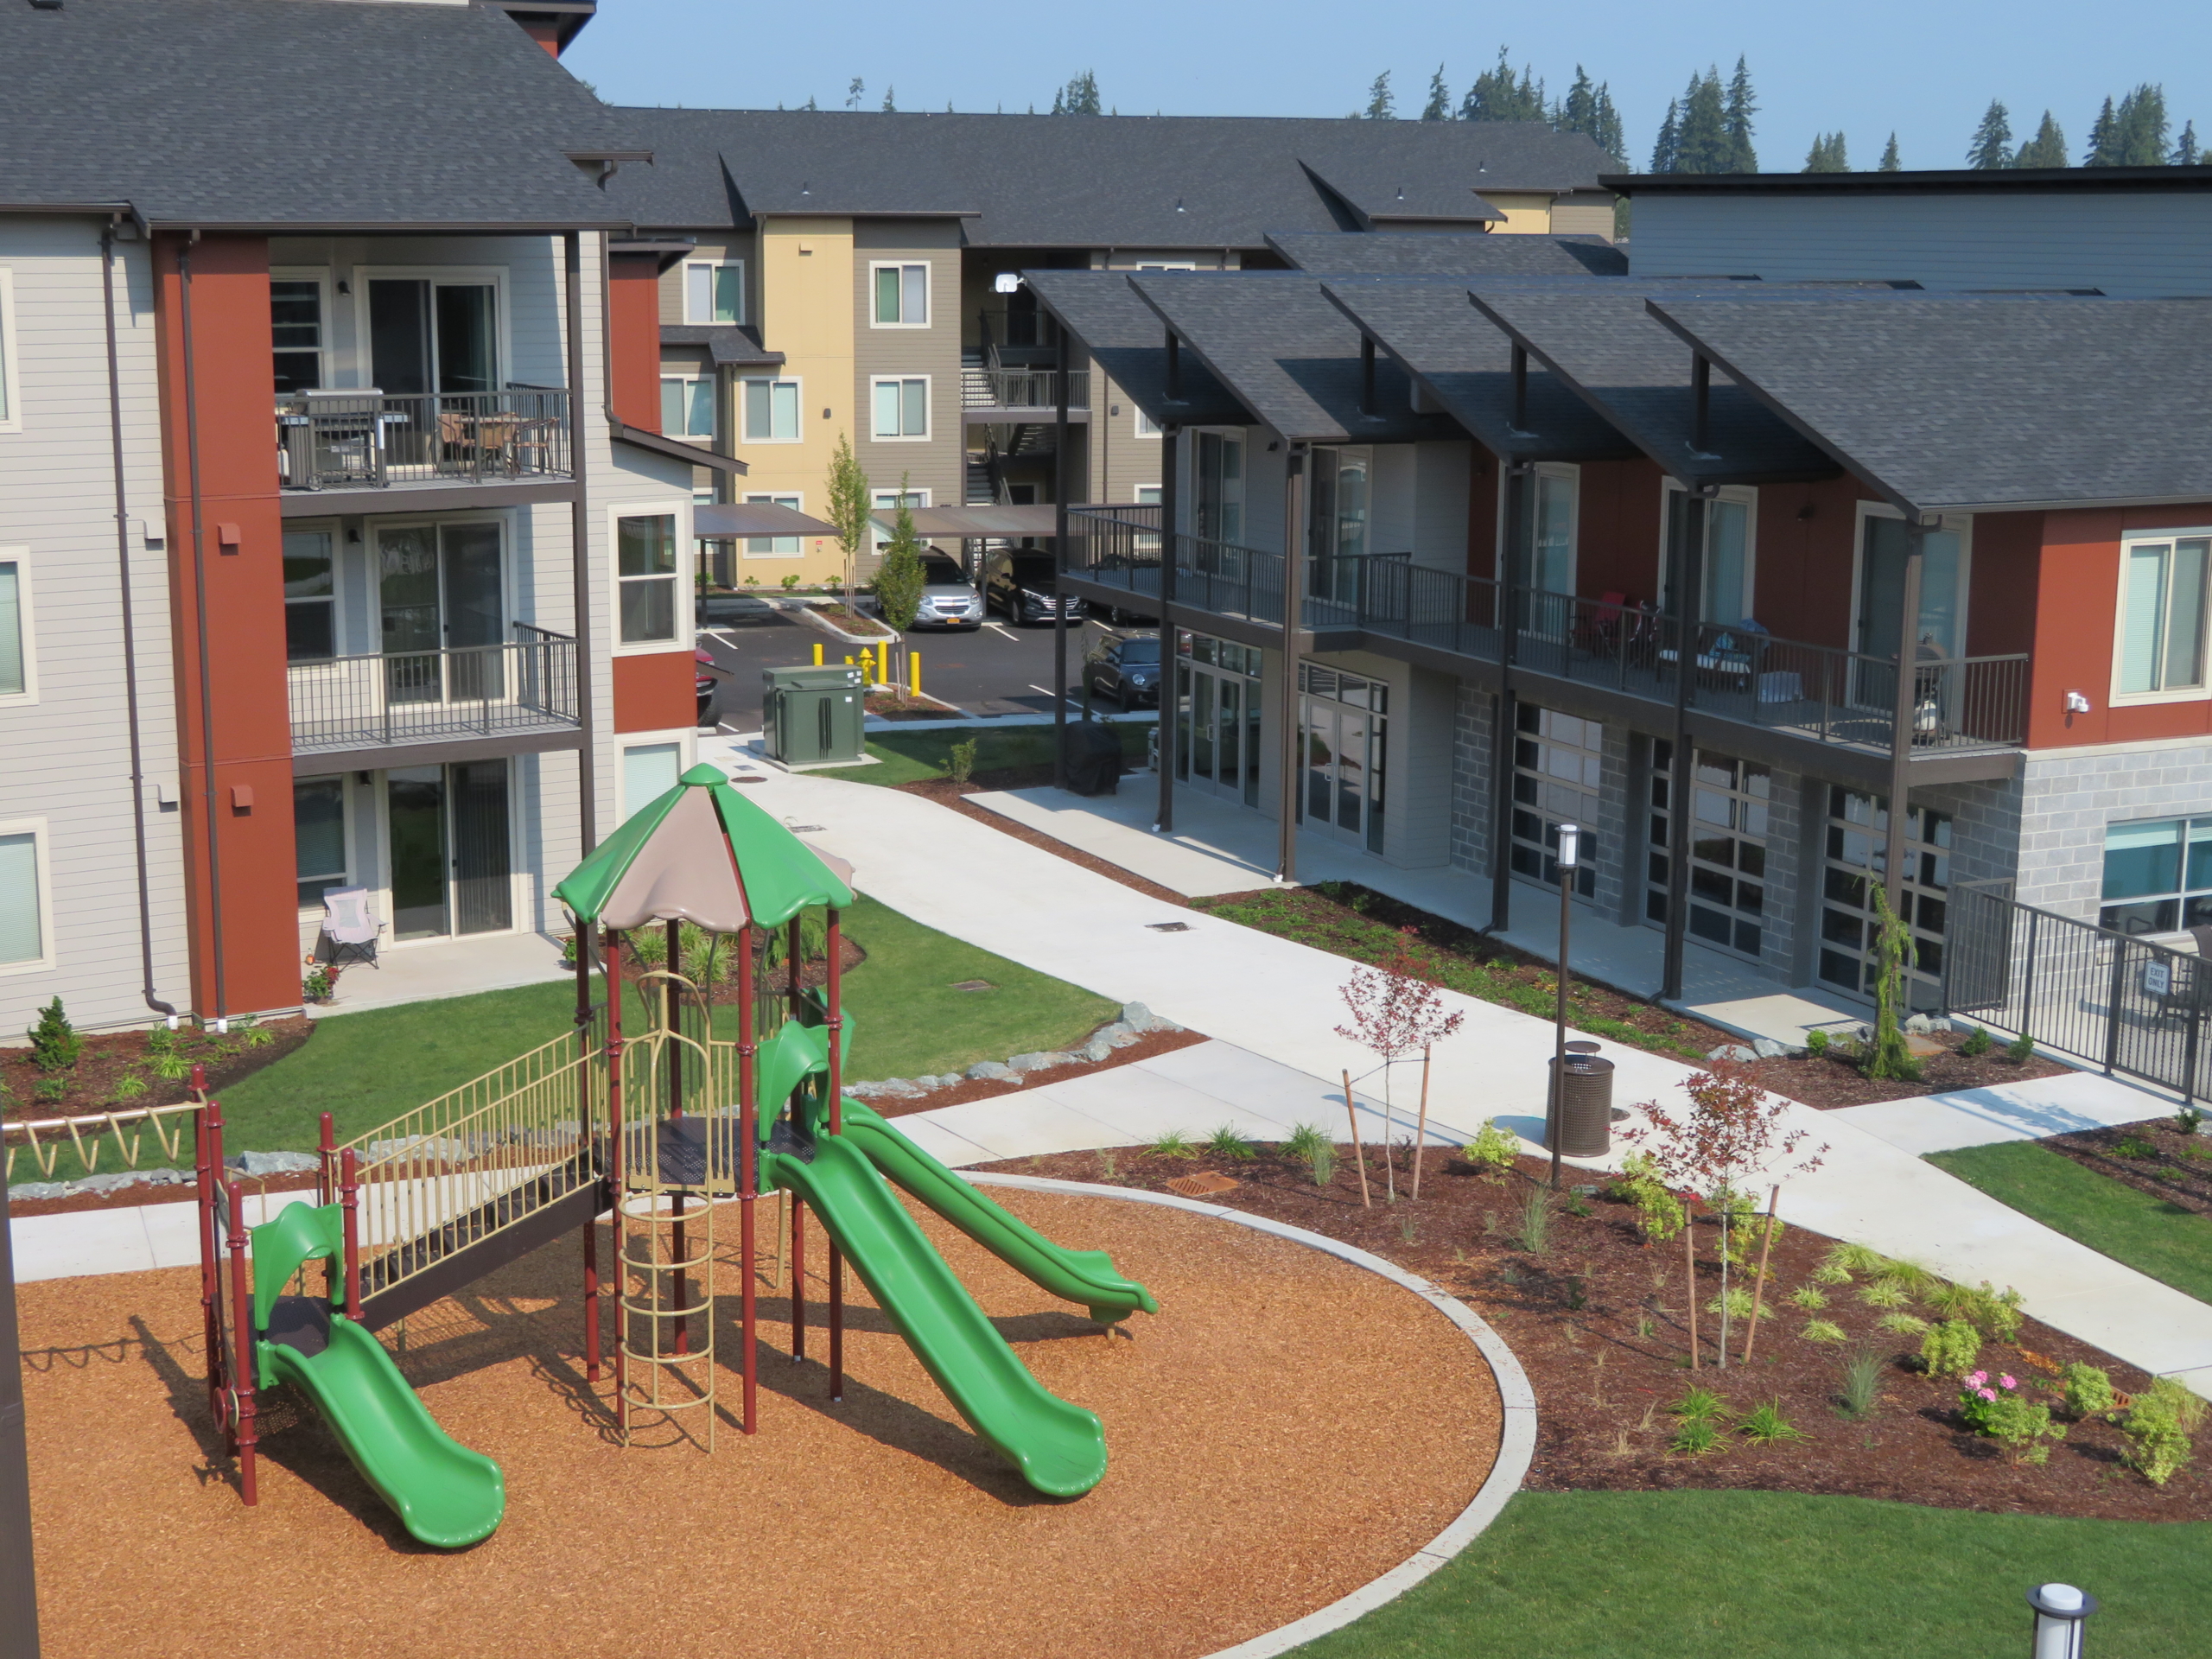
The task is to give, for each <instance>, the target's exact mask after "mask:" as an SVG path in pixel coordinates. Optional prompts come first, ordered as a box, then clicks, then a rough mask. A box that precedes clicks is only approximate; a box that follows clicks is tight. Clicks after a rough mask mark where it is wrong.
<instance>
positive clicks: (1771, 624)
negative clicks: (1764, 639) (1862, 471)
mask: <svg viewBox="0 0 2212 1659" xmlns="http://www.w3.org/2000/svg"><path fill="white" fill-rule="evenodd" d="M1873 499H1875V498H1874V497H1873V496H1872V495H1871V494H1870V493H1868V492H1867V491H1866V488H1865V487H1864V486H1862V485H1860V484H1859V481H1858V480H1856V479H1851V478H1826V479H1821V480H1817V481H1815V482H1813V483H1808V484H1762V485H1761V486H1759V505H1758V524H1757V525H1756V527H1755V531H1754V534H1755V537H1756V543H1755V546H1754V548H1753V550H1752V560H1753V565H1752V574H1751V614H1752V615H1753V616H1754V617H1756V618H1757V619H1758V620H1759V621H1760V622H1761V623H1763V624H1764V625H1765V626H1766V629H1767V631H1768V632H1770V633H1772V634H1774V635H1776V636H1777V638H1779V639H1797V640H1802V642H1804V643H1805V644H1806V645H1829V646H1833V647H1835V648H1837V649H1839V650H1847V649H1849V648H1850V646H1851V645H1853V640H1852V638H1851V613H1852V594H1851V573H1852V569H1853V556H1854V553H1855V550H1856V546H1857V542H1856V538H1857V537H1858V534H1859V503H1860V502H1861V501H1871V500H1873Z"/></svg>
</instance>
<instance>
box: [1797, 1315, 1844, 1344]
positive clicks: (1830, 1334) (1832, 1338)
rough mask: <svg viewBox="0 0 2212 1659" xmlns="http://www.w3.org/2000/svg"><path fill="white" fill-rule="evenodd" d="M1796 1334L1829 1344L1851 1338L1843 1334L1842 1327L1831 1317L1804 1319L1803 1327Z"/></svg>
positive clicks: (1812, 1340) (1810, 1340) (1808, 1339)
mask: <svg viewBox="0 0 2212 1659" xmlns="http://www.w3.org/2000/svg"><path fill="white" fill-rule="evenodd" d="M1797 1334H1798V1335H1799V1336H1801V1337H1802V1338H1805V1340H1806V1341H1808V1342H1823V1343H1827V1344H1837V1343H1844V1342H1848V1341H1850V1340H1851V1338H1848V1337H1847V1336H1846V1335H1845V1334H1844V1332H1843V1327H1842V1326H1841V1325H1838V1324H1836V1323H1835V1322H1834V1321H1833V1320H1831V1319H1808V1320H1806V1321H1805V1328H1804V1329H1803V1330H1802V1331H1800V1332H1798V1333H1797Z"/></svg>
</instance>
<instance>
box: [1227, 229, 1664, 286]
mask: <svg viewBox="0 0 2212 1659" xmlns="http://www.w3.org/2000/svg"><path fill="white" fill-rule="evenodd" d="M1268 246H1269V247H1271V248H1273V249H1274V251H1276V252H1277V253H1279V254H1281V256H1282V257H1284V258H1286V259H1287V260H1289V261H1290V263H1291V264H1294V265H1296V266H1297V267H1298V268H1299V269H1300V270H1310V271H1313V272H1314V273H1315V274H1317V275H1319V276H1323V277H1478V276H1479V277H1548V276H1560V277H1580V276H1586V275H1587V276H1592V277H1625V276H1626V275H1628V256H1627V255H1626V254H1624V253H1623V252H1622V251H1620V250H1619V249H1618V248H1616V247H1614V246H1613V245H1611V243H1609V242H1606V241H1604V240H1602V239H1601V238H1598V237H1594V236H1516V235H1508V234H1499V233H1496V232H1471V233H1466V234H1462V233H1460V232H1456V231H1433V232H1401V233H1398V234H1395V235H1392V234H1389V233H1384V234H1381V235H1376V234H1359V233H1347V232H1334V233H1332V232H1306V233H1305V234H1302V235H1300V234H1286V235H1281V236H1271V237H1269V238H1268Z"/></svg>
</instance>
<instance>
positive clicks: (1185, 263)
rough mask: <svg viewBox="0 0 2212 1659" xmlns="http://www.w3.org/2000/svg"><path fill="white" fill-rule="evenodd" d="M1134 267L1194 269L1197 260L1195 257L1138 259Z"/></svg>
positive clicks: (1146, 268)
mask: <svg viewBox="0 0 2212 1659" xmlns="http://www.w3.org/2000/svg"><path fill="white" fill-rule="evenodd" d="M1136 268H1137V269H1138V270H1197V269H1198V261H1197V260H1195V259H1140V260H1138V261H1137V264H1136Z"/></svg>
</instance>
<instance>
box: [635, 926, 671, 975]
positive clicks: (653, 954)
mask: <svg viewBox="0 0 2212 1659" xmlns="http://www.w3.org/2000/svg"><path fill="white" fill-rule="evenodd" d="M630 954H631V955H632V956H633V957H637V959H638V960H639V962H641V963H644V964H645V966H646V967H647V968H660V967H664V966H666V965H667V963H668V933H667V931H666V930H665V929H664V928H661V927H658V926H654V925H647V926H645V927H639V928H632V930H631V931H630Z"/></svg>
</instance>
